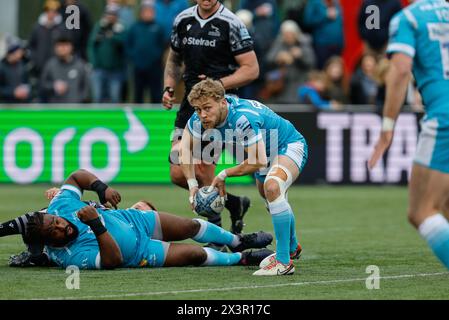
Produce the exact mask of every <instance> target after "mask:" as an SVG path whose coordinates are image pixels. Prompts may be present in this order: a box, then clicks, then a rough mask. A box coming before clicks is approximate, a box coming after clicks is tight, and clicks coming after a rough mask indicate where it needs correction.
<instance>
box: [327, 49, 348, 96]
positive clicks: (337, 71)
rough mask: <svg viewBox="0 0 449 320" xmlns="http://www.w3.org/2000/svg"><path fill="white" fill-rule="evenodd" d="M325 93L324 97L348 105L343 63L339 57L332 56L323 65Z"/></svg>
mask: <svg viewBox="0 0 449 320" xmlns="http://www.w3.org/2000/svg"><path fill="white" fill-rule="evenodd" d="M324 75H325V76H326V92H325V93H324V97H325V98H326V99H329V100H335V101H338V102H340V103H342V104H345V103H348V97H347V94H346V92H347V90H346V87H345V77H344V61H343V59H342V57H340V56H333V57H331V58H330V59H329V60H327V62H326V63H325V65H324Z"/></svg>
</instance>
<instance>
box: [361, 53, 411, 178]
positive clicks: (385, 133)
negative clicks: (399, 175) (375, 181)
mask: <svg viewBox="0 0 449 320" xmlns="http://www.w3.org/2000/svg"><path fill="white" fill-rule="evenodd" d="M412 64H413V60H412V58H411V57H409V56H407V55H405V54H403V53H395V54H394V55H393V56H392V58H391V65H390V70H389V71H388V74H387V79H386V89H387V91H386V97H385V104H384V109H383V122H382V132H381V134H380V137H379V140H378V141H377V143H376V146H375V148H374V151H373V154H372V156H371V158H370V160H369V161H368V167H369V169H372V168H374V166H375V165H376V163H377V161H379V159H380V158H381V157H382V156H383V154H384V153H385V151H386V150H387V149H388V147H389V146H390V144H391V141H392V140H393V130H394V122H395V121H396V119H397V117H398V115H399V112H400V110H401V107H402V104H403V102H404V98H405V95H406V92H407V86H408V83H409V81H410V76H411V70H412Z"/></svg>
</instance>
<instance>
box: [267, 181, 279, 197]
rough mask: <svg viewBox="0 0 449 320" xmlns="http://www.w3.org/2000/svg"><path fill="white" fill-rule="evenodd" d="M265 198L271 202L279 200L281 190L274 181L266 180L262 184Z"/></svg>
mask: <svg viewBox="0 0 449 320" xmlns="http://www.w3.org/2000/svg"><path fill="white" fill-rule="evenodd" d="M264 192H265V198H266V199H267V200H268V201H269V202H271V201H274V200H276V199H277V198H279V196H280V195H281V188H280V186H279V183H278V182H277V181H276V180H268V181H266V182H265V183H264Z"/></svg>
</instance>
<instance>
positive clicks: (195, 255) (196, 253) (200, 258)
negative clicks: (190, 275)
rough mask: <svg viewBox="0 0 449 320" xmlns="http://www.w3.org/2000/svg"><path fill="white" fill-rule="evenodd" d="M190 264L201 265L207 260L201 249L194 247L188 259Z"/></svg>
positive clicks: (204, 252)
mask: <svg viewBox="0 0 449 320" xmlns="http://www.w3.org/2000/svg"><path fill="white" fill-rule="evenodd" d="M189 259H190V261H191V264H193V265H194V266H200V265H202V264H203V263H204V262H205V261H206V259H207V253H206V251H204V250H203V248H201V247H196V248H195V249H194V250H192V251H191V252H190V257H189Z"/></svg>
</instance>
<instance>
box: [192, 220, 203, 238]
mask: <svg viewBox="0 0 449 320" xmlns="http://www.w3.org/2000/svg"><path fill="white" fill-rule="evenodd" d="M193 220H195V221H197V222H198V223H199V224H200V230H198V233H197V234H196V235H195V236H194V237H193V238H192V239H193V240H197V241H198V239H201V238H202V237H203V235H204V233H205V232H206V229H207V222H206V221H204V220H203V219H198V218H197V219H193Z"/></svg>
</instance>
